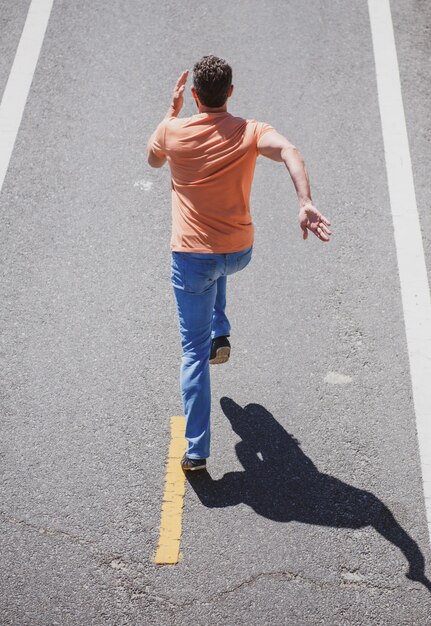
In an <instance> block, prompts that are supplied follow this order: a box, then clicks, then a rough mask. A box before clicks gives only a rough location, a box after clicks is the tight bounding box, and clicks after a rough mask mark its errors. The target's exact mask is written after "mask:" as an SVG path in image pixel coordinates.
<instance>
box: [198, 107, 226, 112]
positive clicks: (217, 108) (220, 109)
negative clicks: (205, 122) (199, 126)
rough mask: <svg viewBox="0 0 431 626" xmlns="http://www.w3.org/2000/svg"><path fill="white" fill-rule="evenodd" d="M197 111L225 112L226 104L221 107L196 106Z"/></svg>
mask: <svg viewBox="0 0 431 626" xmlns="http://www.w3.org/2000/svg"><path fill="white" fill-rule="evenodd" d="M198 109H199V113H227V106H226V105H224V106H222V107H206V106H201V105H199V106H198Z"/></svg>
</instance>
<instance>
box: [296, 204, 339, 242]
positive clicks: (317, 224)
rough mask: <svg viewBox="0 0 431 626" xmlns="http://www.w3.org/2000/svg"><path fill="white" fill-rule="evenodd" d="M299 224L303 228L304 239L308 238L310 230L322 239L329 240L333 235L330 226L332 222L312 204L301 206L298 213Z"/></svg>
mask: <svg viewBox="0 0 431 626" xmlns="http://www.w3.org/2000/svg"><path fill="white" fill-rule="evenodd" d="M298 220H299V225H300V227H301V229H302V237H303V239H307V237H308V231H309V230H311V232H312V233H314V234H315V235H316V237H318V238H319V239H320V240H321V241H329V235H332V233H331V231H330V230H329V228H328V226H330V225H331V222H330V221H329V220H328V219H327V218H326V217H325V216H324V215H322V214H321V213H319V211H318V210H317V209H316V207H315V206H313V205H312V204H305V205H304V206H303V207H301V209H300V211H299V215H298Z"/></svg>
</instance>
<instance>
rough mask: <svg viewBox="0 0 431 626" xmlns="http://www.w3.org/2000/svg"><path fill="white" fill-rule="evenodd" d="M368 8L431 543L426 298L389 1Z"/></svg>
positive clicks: (429, 307)
mask: <svg viewBox="0 0 431 626" xmlns="http://www.w3.org/2000/svg"><path fill="white" fill-rule="evenodd" d="M368 9H369V13H370V22H371V32H372V38H373V46H374V57H375V63H376V74H377V89H378V96H379V105H380V117H381V122H382V130H383V142H384V149H385V157H386V170H387V177H388V187H389V197H390V202H391V209H392V219H393V224H394V232H395V244H396V249H397V258H398V270H399V274H400V283H401V296H402V302H403V309H404V321H405V328H406V336H407V345H408V352H409V360H410V374H411V380H412V388H413V401H414V406H415V413H416V426H417V434H418V440H419V453H420V458H421V465H422V474H423V485H424V493H425V504H426V512H427V521H428V530H429V533H430V538H431V298H430V290H429V284H428V277H427V271H426V265H425V256H424V249H423V243H422V236H421V228H420V223H419V215H418V209H417V205H416V196H415V188H414V183H413V172H412V165H411V160H410V150H409V143H408V137H407V128H406V121H405V116H404V108H403V101H402V96H401V83H400V75H399V68H398V60H397V51H396V47H395V38H394V30H393V25H392V17H391V9H390V5H389V0H368Z"/></svg>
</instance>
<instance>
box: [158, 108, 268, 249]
mask: <svg viewBox="0 0 431 626" xmlns="http://www.w3.org/2000/svg"><path fill="white" fill-rule="evenodd" d="M270 130H274V129H273V127H272V126H270V125H269V124H266V123H265V122H257V121H256V120H245V119H243V118H241V117H235V116H233V115H231V114H230V113H228V112H224V111H218V112H215V113H213V112H209V113H197V114H196V115H192V116H191V117H186V118H184V117H183V118H177V117H172V118H167V119H164V120H163V121H162V122H161V123H160V124H159V126H158V127H157V129H156V133H155V137H154V141H153V144H152V149H153V151H154V153H155V154H156V155H157V156H161V155H162V154H165V155H166V157H167V160H168V162H169V165H170V168H171V181H172V237H171V242H170V247H171V250H174V251H178V252H213V253H218V254H220V253H227V252H237V251H238V250H243V249H245V248H248V247H249V246H251V245H252V244H253V242H254V226H253V222H252V220H251V216H250V191H251V184H252V180H253V174H254V169H255V165H256V158H257V156H258V154H259V151H258V148H257V143H258V140H259V138H260V137H261V136H262V135H263V134H264V133H266V132H268V131H270Z"/></svg>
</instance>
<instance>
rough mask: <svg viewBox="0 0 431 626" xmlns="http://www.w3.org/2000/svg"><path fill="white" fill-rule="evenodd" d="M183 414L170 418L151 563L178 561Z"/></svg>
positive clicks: (184, 448)
mask: <svg viewBox="0 0 431 626" xmlns="http://www.w3.org/2000/svg"><path fill="white" fill-rule="evenodd" d="M185 423H186V421H185V417H184V416H183V415H174V416H173V417H171V442H170V445H169V453H168V462H167V465H166V478H165V493H164V496H163V505H162V517H161V521H160V536H159V544H158V546H157V552H156V556H155V558H154V562H155V563H157V564H159V565H165V564H172V565H173V564H175V563H178V560H179V556H180V542H181V531H182V521H183V505H184V492H185V489H186V485H185V476H184V472H183V470H182V469H181V465H180V461H181V458H182V456H183V454H184V452H185V451H186V446H187V442H186V440H185V438H184V431H185Z"/></svg>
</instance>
